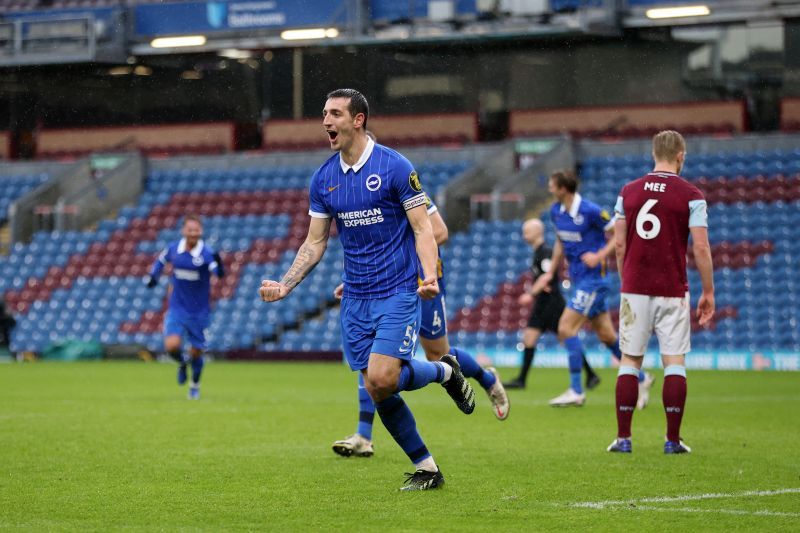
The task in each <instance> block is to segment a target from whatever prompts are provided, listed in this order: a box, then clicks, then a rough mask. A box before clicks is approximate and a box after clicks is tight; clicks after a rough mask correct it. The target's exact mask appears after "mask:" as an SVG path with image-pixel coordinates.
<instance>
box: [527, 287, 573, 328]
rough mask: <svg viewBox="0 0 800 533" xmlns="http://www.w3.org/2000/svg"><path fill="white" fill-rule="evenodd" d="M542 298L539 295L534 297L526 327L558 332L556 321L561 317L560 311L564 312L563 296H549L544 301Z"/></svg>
mask: <svg viewBox="0 0 800 533" xmlns="http://www.w3.org/2000/svg"><path fill="white" fill-rule="evenodd" d="M542 300H543V298H542V297H541V295H540V297H539V298H537V299H536V303H535V304H534V306H533V311H531V316H529V317H528V327H529V328H535V329H538V330H541V331H552V332H553V333H558V321H559V320H560V319H561V313H563V312H564V307H565V306H566V303H565V302H564V298H553V297H552V296H550V297H549V298H546V299H544V301H542Z"/></svg>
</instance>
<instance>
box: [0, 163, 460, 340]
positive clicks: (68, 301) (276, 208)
mask: <svg viewBox="0 0 800 533" xmlns="http://www.w3.org/2000/svg"><path fill="white" fill-rule="evenodd" d="M187 161H191V159H188V160H187ZM467 165H468V164H467V163H464V162H457V161H456V162H436V163H430V164H424V163H423V164H422V165H420V166H419V167H418V168H419V171H420V174H421V175H423V176H429V179H428V180H426V183H430V184H432V186H436V187H441V186H444V185H445V184H446V183H447V181H449V180H450V179H452V178H453V177H454V176H455V175H457V174H458V173H460V172H462V171H463V170H464V169H465V168H466V167H467ZM313 171H314V169H313V168H310V167H307V166H299V165H293V166H275V165H271V166H265V167H261V166H259V167H249V168H248V167H235V166H231V167H230V168H225V169H211V168H188V167H186V166H182V168H176V169H174V170H173V169H167V170H159V169H154V170H152V171H151V173H150V175H149V176H148V179H147V185H146V192H145V193H144V194H142V196H141V197H140V199H139V201H138V203H137V204H136V205H135V206H130V207H125V208H123V209H121V210H120V212H119V215H118V217H117V218H116V219H115V220H106V221H103V222H101V223H100V224H99V225H98V227H97V229H95V230H93V231H85V232H65V233H60V234H59V233H42V232H40V233H37V234H36V235H35V236H34V238H33V240H32V242H30V243H29V244H16V245H15V246H14V247H13V249H12V251H11V253H10V255H9V256H8V257H7V258H3V259H2V260H0V274H2V276H0V292H4V293H5V301H6V303H7V306H8V308H9V309H10V310H12V311H13V312H14V313H15V314H16V316H17V321H18V325H17V328H16V329H15V330H14V333H13V338H12V341H13V342H12V348H13V349H14V350H16V351H23V350H27V351H35V352H39V351H42V350H43V349H44V348H45V347H46V346H48V345H49V344H50V343H53V342H57V341H60V340H64V339H67V338H76V339H83V340H90V339H95V340H100V341H101V342H103V343H105V344H140V345H144V346H146V347H147V348H149V349H151V350H154V351H155V350H160V346H161V344H162V336H161V325H162V323H163V319H164V313H165V311H166V303H167V299H166V297H167V288H166V287H167V282H166V280H164V279H162V281H161V283H160V284H159V285H158V287H156V288H155V289H152V290H151V289H147V288H146V287H145V284H144V276H145V275H146V274H147V272H148V270H149V268H150V266H151V265H152V263H153V261H154V260H155V258H156V256H157V254H158V252H159V251H160V250H162V249H163V248H164V247H165V246H166V245H167V244H168V243H169V242H170V241H172V240H175V239H177V238H179V236H180V223H181V217H182V216H183V215H185V214H188V213H197V214H200V215H202V216H203V219H204V234H205V235H204V238H205V239H206V241H207V242H208V243H209V244H210V245H211V246H212V247H214V248H215V249H217V250H219V251H220V252H221V253H222V256H223V260H224V261H225V263H226V267H227V273H226V276H225V278H223V279H222V280H216V279H214V280H213V281H212V300H213V301H214V310H215V311H214V314H213V322H212V324H211V325H210V327H209V330H208V342H209V348H210V349H211V350H213V351H215V352H225V351H227V350H235V349H243V348H252V347H254V346H262V345H264V343H268V342H273V344H274V342H275V340H276V339H278V338H279V337H281V338H283V339H288V340H285V342H287V343H289V344H287V346H290V347H291V346H294V344H291V343H290V342H289V341H291V339H292V337H293V335H295V334H294V333H290V332H289V331H287V330H290V329H291V328H295V327H297V326H298V325H300V324H301V323H303V322H304V321H305V320H306V319H307V318H310V317H312V316H315V315H317V314H319V312H320V311H321V310H323V309H326V308H327V307H329V306H330V305H332V304H333V302H334V297H333V289H334V287H335V286H336V285H337V284H338V283H339V281H340V279H341V272H342V259H343V255H342V250H341V246H340V245H339V242H338V239H336V238H333V239H331V241H330V244H329V246H328V250H327V252H326V254H325V257H324V258H323V260H322V262H321V263H320V264H319V265H318V266H317V267H316V268H315V269H314V271H313V272H312V273H311V274H310V275H309V276H308V278H307V279H306V280H305V281H304V282H303V283H302V284H301V285H300V286H299V287H298V288H297V289H296V290H295V291H293V292H292V294H291V295H290V296H289V297H288V298H286V299H285V300H284V301H283V302H281V304H279V305H266V304H263V303H262V302H261V301H260V299H259V296H258V292H257V291H258V287H259V286H260V282H261V280H262V279H264V278H273V279H279V277H280V276H281V275H282V274H283V272H285V271H286V270H287V269H288V268H289V266H290V265H291V263H292V261H293V259H294V255H295V252H296V250H297V248H298V247H299V245H300V243H301V242H302V240H303V239H304V238H305V236H306V232H307V229H308V214H307V212H308V201H307V196H308V194H307V184H308V180H309V178H310V176H311V174H312V172H313ZM333 233H334V235H335V231H334V232H333ZM305 327H306V328H307V327H308V325H306V326H305ZM336 335H338V333H334V332H329V333H327V334H326V335H324V336H323V337H324V339H320V340H321V341H324V343H322V344H319V345H317V346H316V347H315V348H314V349H317V350H335V349H337V347H338V346H339V344H338V337H336ZM308 343H309V341H308V340H306V341H304V343H301V345H300V348H302V349H311V348H312V347H308ZM300 348H298V349H300ZM284 349H286V348H284Z"/></svg>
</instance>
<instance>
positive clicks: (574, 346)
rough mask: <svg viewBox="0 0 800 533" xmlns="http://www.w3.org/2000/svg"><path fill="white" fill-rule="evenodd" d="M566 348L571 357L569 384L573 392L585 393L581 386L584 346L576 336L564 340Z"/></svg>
mask: <svg viewBox="0 0 800 533" xmlns="http://www.w3.org/2000/svg"><path fill="white" fill-rule="evenodd" d="M564 347H565V348H566V349H567V354H568V356H569V382H570V387H571V388H572V390H574V391H575V392H577V393H578V394H581V393H583V385H582V384H581V370H582V369H583V344H582V343H581V340H580V339H579V338H578V337H577V336H575V337H570V338H568V339H565V340H564Z"/></svg>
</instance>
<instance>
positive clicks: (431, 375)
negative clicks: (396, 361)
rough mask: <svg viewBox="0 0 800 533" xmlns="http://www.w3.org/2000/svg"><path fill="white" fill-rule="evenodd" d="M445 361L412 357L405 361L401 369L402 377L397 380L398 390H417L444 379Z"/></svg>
mask: <svg viewBox="0 0 800 533" xmlns="http://www.w3.org/2000/svg"><path fill="white" fill-rule="evenodd" d="M444 376H445V370H444V363H439V362H438V361H437V362H434V363H432V362H430V361H420V360H419V359H412V360H411V361H405V362H404V364H403V367H402V368H401V369H400V377H399V379H398V380H397V392H400V391H404V390H417V389H421V388H422V387H424V386H425V385H427V384H429V383H432V382H434V381H435V382H437V383H441V382H442V381H444Z"/></svg>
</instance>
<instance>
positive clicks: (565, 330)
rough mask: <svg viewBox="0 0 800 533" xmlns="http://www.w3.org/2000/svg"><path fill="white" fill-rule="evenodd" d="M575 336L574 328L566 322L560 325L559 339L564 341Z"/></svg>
mask: <svg viewBox="0 0 800 533" xmlns="http://www.w3.org/2000/svg"><path fill="white" fill-rule="evenodd" d="M573 336H574V334H573V333H572V328H570V327H568V326H567V325H566V324H559V325H558V340H560V341H562V342H563V341H565V340H567V339H568V338H570V337H573Z"/></svg>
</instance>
